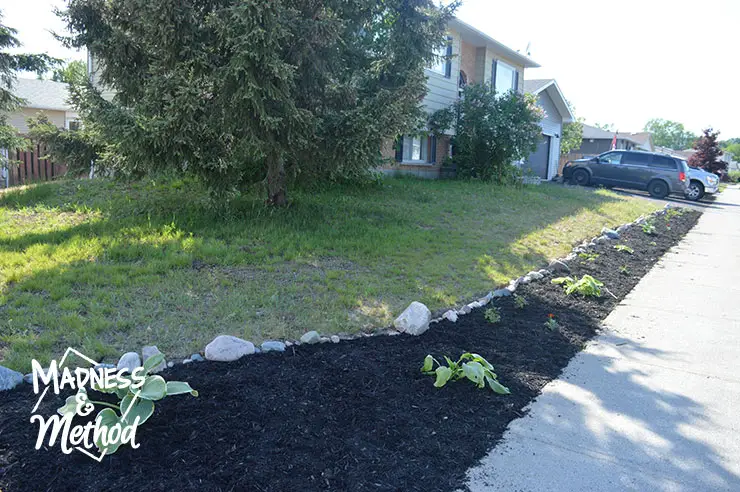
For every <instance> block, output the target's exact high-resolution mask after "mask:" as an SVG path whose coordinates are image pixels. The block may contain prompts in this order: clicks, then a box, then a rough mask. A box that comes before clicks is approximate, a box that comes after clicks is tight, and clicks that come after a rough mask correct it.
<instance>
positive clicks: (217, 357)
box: [206, 335, 255, 362]
mask: <svg viewBox="0 0 740 492" xmlns="http://www.w3.org/2000/svg"><path fill="white" fill-rule="evenodd" d="M254 352H255V350H254V344H253V343H252V342H248V341H246V340H242V339H241V338H237V337H232V336H231V335H219V336H217V337H216V338H214V339H213V341H212V342H211V343H209V344H208V345H206V359H208V360H213V361H218V362H229V361H232V360H237V359H239V358H241V357H244V356H245V355H252V354H253V353H254Z"/></svg>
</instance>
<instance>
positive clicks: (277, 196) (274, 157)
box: [267, 152, 288, 207]
mask: <svg viewBox="0 0 740 492" xmlns="http://www.w3.org/2000/svg"><path fill="white" fill-rule="evenodd" d="M287 202H288V199H287V194H286V189H285V160H284V159H283V156H282V155H281V154H280V152H271V153H270V155H269V156H268V157H267V203H268V204H270V205H273V206H276V207H281V206H283V205H285V204H286V203H287Z"/></svg>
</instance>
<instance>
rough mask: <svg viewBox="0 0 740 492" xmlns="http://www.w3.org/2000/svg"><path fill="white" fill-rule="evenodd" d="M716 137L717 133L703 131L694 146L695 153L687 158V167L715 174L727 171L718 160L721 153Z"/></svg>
mask: <svg viewBox="0 0 740 492" xmlns="http://www.w3.org/2000/svg"><path fill="white" fill-rule="evenodd" d="M718 136H719V132H713V131H712V129H711V128H707V129H706V130H704V135H702V136H701V137H700V138H699V140H697V142H696V143H695V144H694V150H696V152H694V153H693V154H692V155H691V157H690V158H689V165H691V166H694V167H699V168H702V169H704V170H705V171H708V172H710V173H715V174H722V173H723V172H724V171H727V163H726V162H724V161H722V160H720V157H721V156H722V154H723V152H722V149H720V148H719V143H718V142H717V137H718Z"/></svg>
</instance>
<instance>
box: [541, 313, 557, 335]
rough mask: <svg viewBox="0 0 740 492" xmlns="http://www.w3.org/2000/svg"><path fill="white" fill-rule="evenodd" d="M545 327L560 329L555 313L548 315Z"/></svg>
mask: <svg viewBox="0 0 740 492" xmlns="http://www.w3.org/2000/svg"><path fill="white" fill-rule="evenodd" d="M545 328H547V329H548V330H550V331H558V330H559V329H560V324H559V323H558V320H556V319H555V315H554V314H552V313H550V314H548V315H547V321H545Z"/></svg>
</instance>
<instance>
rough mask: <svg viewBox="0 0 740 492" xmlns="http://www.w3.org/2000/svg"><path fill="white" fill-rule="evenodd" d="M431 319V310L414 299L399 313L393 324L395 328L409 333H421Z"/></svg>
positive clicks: (425, 329)
mask: <svg viewBox="0 0 740 492" xmlns="http://www.w3.org/2000/svg"><path fill="white" fill-rule="evenodd" d="M431 319H432V312H431V311H430V310H429V308H427V307H426V306H425V305H424V304H422V303H420V302H418V301H414V302H412V303H411V304H410V305H409V307H407V308H406V310H405V311H404V312H403V313H401V316H399V317H398V318H396V320H395V321H394V322H393V326H394V327H395V328H396V330H398V331H400V332H403V333H408V334H409V335H421V334H422V333H424V332H425V331H427V330H428V329H429V321H431Z"/></svg>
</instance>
